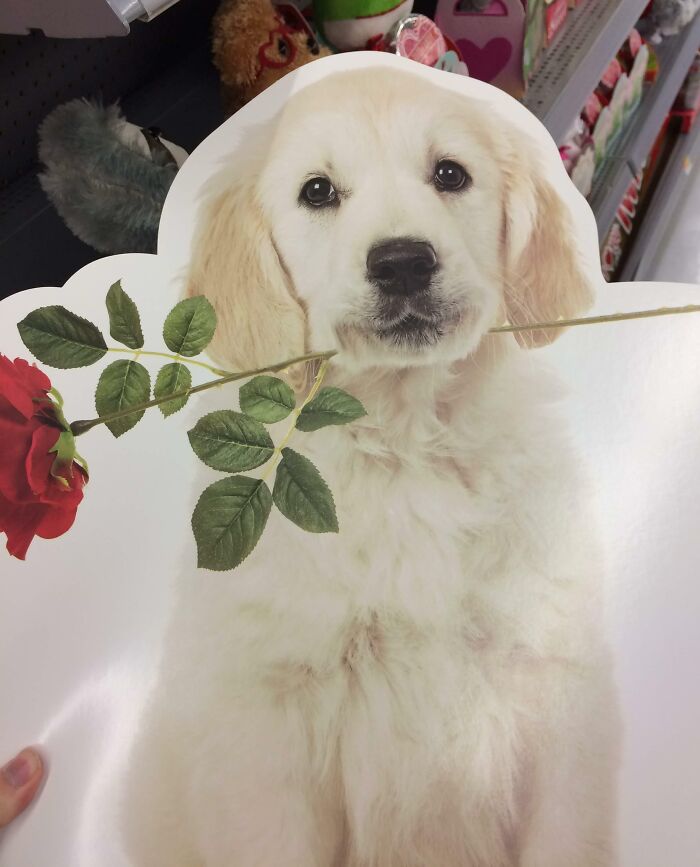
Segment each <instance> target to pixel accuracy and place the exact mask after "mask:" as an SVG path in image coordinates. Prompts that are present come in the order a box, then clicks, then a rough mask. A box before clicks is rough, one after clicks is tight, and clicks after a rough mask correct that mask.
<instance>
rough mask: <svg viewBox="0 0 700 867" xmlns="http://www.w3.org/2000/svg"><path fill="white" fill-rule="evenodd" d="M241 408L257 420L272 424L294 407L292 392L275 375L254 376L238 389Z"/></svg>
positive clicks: (294, 401) (280, 419) (294, 400)
mask: <svg viewBox="0 0 700 867" xmlns="http://www.w3.org/2000/svg"><path fill="white" fill-rule="evenodd" d="M240 401H241V409H242V410H243V412H244V413H245V414H246V415H249V416H251V417H252V418H256V419H257V420H258V421H262V422H266V423H267V424H273V423H274V422H276V421H282V419H283V418H287V416H288V415H289V413H290V412H291V411H292V410H293V409H294V406H295V404H296V399H295V397H294V392H293V391H292V389H291V388H290V387H289V386H288V385H287V383H286V382H284V381H283V380H281V379H279V378H278V377H276V376H256V377H254V378H253V379H251V380H250V382H247V383H246V384H245V385H244V386H243V388H241V391H240Z"/></svg>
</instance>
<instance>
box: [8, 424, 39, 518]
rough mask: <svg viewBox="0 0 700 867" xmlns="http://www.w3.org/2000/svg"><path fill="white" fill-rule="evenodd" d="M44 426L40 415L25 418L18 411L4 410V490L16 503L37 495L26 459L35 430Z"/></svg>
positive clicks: (27, 500)
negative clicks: (29, 480) (33, 490)
mask: <svg viewBox="0 0 700 867" xmlns="http://www.w3.org/2000/svg"><path fill="white" fill-rule="evenodd" d="M41 426H42V425H41V422H40V421H39V419H37V418H29V419H23V418H22V417H21V416H19V415H17V414H16V413H14V411H13V414H12V417H11V418H8V417H6V416H3V415H2V413H0V442H1V443H2V447H1V448H0V492H1V493H3V494H4V495H5V496H6V497H7V498H8V499H9V500H11V501H12V502H14V503H25V502H29V501H31V500H33V499H34V496H33V494H32V491H31V488H30V486H29V483H28V481H27V471H26V468H25V461H26V458H27V453H28V452H29V449H30V447H31V444H32V436H33V434H34V431H35V430H37V429H38V428H39V427H41Z"/></svg>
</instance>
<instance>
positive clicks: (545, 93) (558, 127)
mask: <svg viewBox="0 0 700 867" xmlns="http://www.w3.org/2000/svg"><path fill="white" fill-rule="evenodd" d="M647 2H648V0H585V2H583V3H581V4H580V5H579V6H577V7H576V9H574V10H573V11H570V12H569V14H568V15H567V18H566V21H565V23H564V26H563V27H562V29H561V31H560V32H559V33H557V35H556V37H555V39H554V42H553V43H552V45H551V46H549V47H548V48H547V51H546V54H545V56H544V58H543V61H542V65H541V66H540V68H539V69H538V70H537V72H536V73H535V75H534V77H533V78H532V80H531V81H530V83H529V85H528V90H527V95H526V97H525V100H524V102H525V105H526V106H527V107H528V108H529V109H530V111H531V112H532V113H533V114H536V115H537V117H538V118H539V119H540V120H541V121H542V123H543V124H544V125H545V126H546V127H547V129H548V130H549V133H550V135H551V136H552V138H553V139H554V140H555V141H556V143H557V144H561V143H562V141H563V140H564V138H565V136H566V134H567V133H568V132H569V131H570V130H571V128H572V126H573V125H574V122H575V120H576V118H577V117H578V116H579V114H580V112H581V109H582V108H583V105H584V103H585V101H586V99H587V98H588V95H589V94H590V93H591V92H592V91H593V90H594V89H595V87H596V85H597V84H598V82H599V81H600V78H601V76H602V74H603V72H604V71H605V69H606V67H607V65H608V64H609V63H610V61H611V60H612V59H613V57H614V56H615V55H616V54H617V52H618V51H619V49H620V46H621V45H622V43H623V42H624V41H625V39H626V38H627V36H628V35H629V32H630V30H631V29H632V28H633V27H634V25H635V22H636V21H637V19H638V18H639V16H640V15H641V14H642V12H643V10H644V7H645V6H646V5H647Z"/></svg>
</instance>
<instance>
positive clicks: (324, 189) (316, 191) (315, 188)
mask: <svg viewBox="0 0 700 867" xmlns="http://www.w3.org/2000/svg"><path fill="white" fill-rule="evenodd" d="M337 198H338V194H337V193H336V191H335V187H334V186H333V184H332V183H331V182H330V181H329V180H328V178H311V180H310V181H307V182H306V183H305V184H304V186H303V187H302V188H301V200H302V201H303V202H306V204H307V205H313V207H314V208H322V207H323V206H324V205H332V204H333V202H335V201H336V200H337Z"/></svg>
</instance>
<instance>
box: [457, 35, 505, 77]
mask: <svg viewBox="0 0 700 867" xmlns="http://www.w3.org/2000/svg"><path fill="white" fill-rule="evenodd" d="M457 48H459V53H460V54H461V55H462V59H463V60H464V62H465V63H466V64H467V69H468V70H469V75H471V77H472V78H478V79H479V81H493V79H494V78H495V77H496V76H497V75H498V73H499V72H501V71H502V70H503V69H504V68H505V66H506V64H507V63H508V61H509V60H510V56H511V54H512V53H513V48H512V46H511V44H510V42H509V41H508V40H507V39H504V38H503V37H502V36H499V37H497V38H496V39H489V41H488V42H487V43H486V45H484V47H483V48H479V46H478V45H475V44H474V43H473V42H471V41H470V40H469V39H458V40H457Z"/></svg>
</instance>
